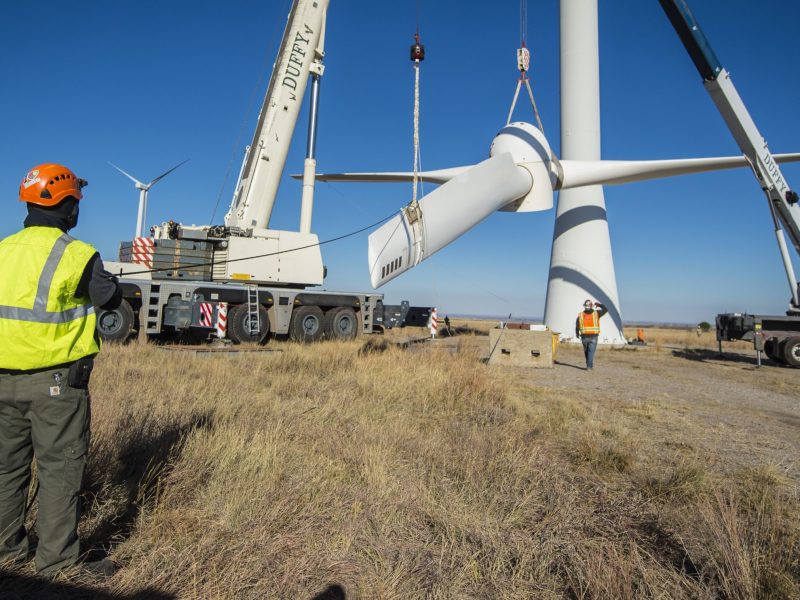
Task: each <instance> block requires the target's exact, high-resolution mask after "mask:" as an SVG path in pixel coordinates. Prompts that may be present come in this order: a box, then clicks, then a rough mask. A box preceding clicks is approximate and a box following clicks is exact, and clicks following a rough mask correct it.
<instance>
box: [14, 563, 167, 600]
mask: <svg viewBox="0 0 800 600" xmlns="http://www.w3.org/2000/svg"><path fill="white" fill-rule="evenodd" d="M0 598H8V599H9V600H11V599H13V600H41V599H42V598H58V599H59V600H86V599H87V598H92V599H94V600H174V599H175V598H177V596H176V595H175V594H170V593H165V592H162V591H159V590H155V589H153V588H144V589H142V590H139V591H137V592H133V593H131V594H121V593H118V592H106V591H102V590H100V589H96V588H94V587H90V586H88V585H82V584H80V583H74V582H52V581H48V580H46V579H43V578H41V577H36V576H34V575H24V574H20V573H18V572H12V571H6V570H4V569H0Z"/></svg>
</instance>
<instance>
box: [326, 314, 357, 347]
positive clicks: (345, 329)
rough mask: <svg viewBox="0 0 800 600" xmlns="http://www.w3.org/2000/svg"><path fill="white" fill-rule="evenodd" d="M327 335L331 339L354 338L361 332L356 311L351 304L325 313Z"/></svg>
mask: <svg viewBox="0 0 800 600" xmlns="http://www.w3.org/2000/svg"><path fill="white" fill-rule="evenodd" d="M324 325H325V337H327V338H328V339H329V340H352V339H354V338H355V337H357V336H358V334H359V330H360V327H359V322H358V316H357V315H356V311H355V310H353V309H352V308H350V307H349V306H338V307H336V308H332V309H330V310H329V311H328V312H326V313H325V321H324Z"/></svg>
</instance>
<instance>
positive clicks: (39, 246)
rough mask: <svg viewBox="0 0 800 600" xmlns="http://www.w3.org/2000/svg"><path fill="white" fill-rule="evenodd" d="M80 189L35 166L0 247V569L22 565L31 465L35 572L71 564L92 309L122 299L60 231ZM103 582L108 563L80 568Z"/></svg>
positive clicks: (54, 169) (47, 167)
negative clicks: (23, 207) (22, 207)
mask: <svg viewBox="0 0 800 600" xmlns="http://www.w3.org/2000/svg"><path fill="white" fill-rule="evenodd" d="M86 185H87V182H86V181H84V180H83V179H79V178H78V177H76V176H75V174H74V173H73V172H72V171H71V170H69V169H68V168H66V167H64V166H62V165H57V164H50V163H48V164H42V165H39V166H37V167H35V168H33V169H32V170H31V171H29V172H28V174H27V175H26V176H25V178H24V179H23V180H22V184H21V185H20V187H19V199H20V201H22V202H25V203H27V205H28V206H27V208H28V216H27V218H26V219H25V224H24V225H25V226H24V228H23V229H22V230H21V231H19V232H17V233H15V234H13V235H10V236H8V237H7V238H5V239H3V240H0V340H2V343H0V564H2V563H5V564H9V563H22V562H25V561H26V560H27V558H28V553H29V542H28V533H27V531H26V530H25V504H26V500H27V495H28V487H29V485H30V481H31V463H32V460H34V459H35V460H36V470H37V473H38V477H39V493H38V498H39V512H38V516H37V519H36V531H37V534H38V537H39V543H38V546H37V548H36V557H35V566H36V570H37V572H39V573H40V574H42V575H46V576H53V575H55V574H56V573H58V572H59V571H61V570H62V569H65V568H68V567H71V566H73V565H76V564H78V561H79V557H80V550H79V540H78V533H77V529H78V519H79V517H80V500H79V493H80V491H81V487H82V485H83V474H84V470H85V466H86V451H87V448H88V446H89V422H90V415H89V392H88V385H89V378H90V375H91V372H92V367H93V357H94V355H95V354H97V353H98V352H99V351H100V340H99V337H98V336H97V332H96V329H95V308H96V307H99V308H104V309H109V310H110V309H114V308H116V307H117V306H119V304H120V302H121V299H122V293H121V290H120V288H119V285H118V283H117V281H116V279H115V278H114V277H112V275H111V274H110V273H108V272H107V271H105V270H104V268H103V261H102V260H100V255H99V254H98V253H97V251H96V250H95V249H94V248H92V247H91V246H90V245H89V244H86V243H84V242H81V241H78V240H76V239H73V238H72V237H70V236H69V235H68V234H67V231H69V230H70V229H72V228H73V227H75V225H77V223H78V207H79V202H80V200H81V198H83V193H82V192H81V189H82V188H83V187H85V186H86ZM81 567H82V568H83V570H85V571H86V572H87V573H88V574H91V575H99V576H103V575H105V576H107V575H111V574H113V572H114V571H115V570H116V565H114V563H113V562H112V561H110V560H109V559H103V560H100V561H95V562H84V563H81Z"/></svg>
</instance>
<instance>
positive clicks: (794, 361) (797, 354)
mask: <svg viewBox="0 0 800 600" xmlns="http://www.w3.org/2000/svg"><path fill="white" fill-rule="evenodd" d="M781 347H782V349H783V360H784V362H785V363H786V364H787V365H789V366H790V367H800V337H793V338H789V339H788V340H784V341H783V343H781Z"/></svg>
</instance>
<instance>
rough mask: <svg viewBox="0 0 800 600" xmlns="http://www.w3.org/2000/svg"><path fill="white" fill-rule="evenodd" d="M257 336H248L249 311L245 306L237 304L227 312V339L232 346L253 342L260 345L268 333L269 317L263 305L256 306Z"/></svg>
mask: <svg viewBox="0 0 800 600" xmlns="http://www.w3.org/2000/svg"><path fill="white" fill-rule="evenodd" d="M258 321H259V324H260V327H259V330H258V334H257V335H251V334H250V311H249V310H248V308H247V304H237V305H236V306H234V307H233V308H231V309H230V310H229V311H228V338H229V339H230V340H231V341H232V342H233V343H234V344H241V343H242V342H255V343H257V344H261V343H262V342H264V340H265V339H266V338H267V334H268V333H269V315H268V314H267V309H266V308H264V306H263V305H259V306H258Z"/></svg>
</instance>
